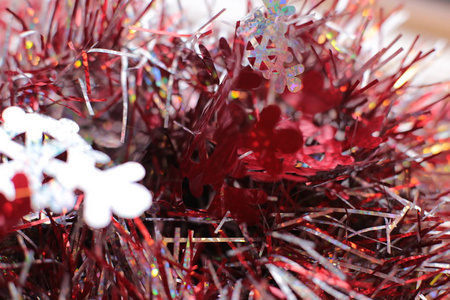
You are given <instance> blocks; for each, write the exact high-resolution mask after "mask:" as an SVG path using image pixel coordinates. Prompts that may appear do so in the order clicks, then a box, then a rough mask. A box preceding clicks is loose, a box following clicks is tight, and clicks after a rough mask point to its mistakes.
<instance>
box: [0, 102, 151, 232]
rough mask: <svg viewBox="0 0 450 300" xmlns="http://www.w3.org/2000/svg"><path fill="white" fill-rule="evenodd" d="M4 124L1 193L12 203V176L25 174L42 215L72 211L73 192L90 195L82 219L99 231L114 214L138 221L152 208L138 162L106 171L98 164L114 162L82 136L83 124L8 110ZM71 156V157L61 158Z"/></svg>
mask: <svg viewBox="0 0 450 300" xmlns="http://www.w3.org/2000/svg"><path fill="white" fill-rule="evenodd" d="M2 118H3V124H2V126H0V153H1V155H2V161H1V163H0V192H1V193H3V194H4V195H5V197H6V198H7V199H8V200H10V201H13V200H14V199H15V196H16V191H15V188H14V184H13V183H12V181H11V180H12V178H13V177H14V176H15V175H16V174H18V173H23V174H25V175H26V177H27V179H28V182H29V189H30V194H31V202H32V203H31V206H32V208H33V209H34V210H36V211H39V210H42V209H44V208H49V209H51V210H52V211H53V212H55V213H62V212H63V211H70V210H72V209H73V208H74V206H75V203H76V198H75V194H74V191H75V190H76V189H79V190H82V191H83V192H84V193H85V198H84V211H83V217H84V220H85V222H86V223H87V224H88V225H89V226H91V227H94V228H102V227H105V226H107V225H108V224H109V222H110V219H111V216H112V213H114V214H116V215H118V216H119V217H124V218H134V217H137V216H139V215H140V214H142V213H143V212H144V211H145V210H146V209H148V208H149V207H150V205H151V200H152V199H151V194H150V192H149V191H148V190H147V189H146V188H144V187H143V186H141V185H139V184H137V183H135V182H134V181H138V180H140V179H142V178H143V177H144V175H145V170H144V168H143V167H142V166H141V165H140V164H138V163H136V162H127V163H125V164H123V165H120V166H117V167H113V168H111V169H108V170H106V171H102V170H100V169H98V168H97V167H96V164H106V163H108V162H109V161H110V158H109V157H108V156H107V155H106V154H104V153H102V152H99V151H96V150H94V149H92V147H91V146H90V145H89V144H88V143H87V142H86V141H85V140H84V139H83V138H82V137H81V136H80V135H79V134H78V131H79V127H78V125H77V124H76V123H75V122H73V121H71V120H68V119H61V120H59V121H58V120H55V119H53V118H50V117H47V116H44V115H40V114H37V113H29V114H27V113H25V112H24V111H23V110H22V109H20V108H18V107H9V108H7V109H5V110H4V111H3V113H2ZM64 153H66V154H67V155H66V156H67V159H62V157H63V155H62V154H64Z"/></svg>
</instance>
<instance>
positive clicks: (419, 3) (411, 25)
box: [168, 0, 450, 83]
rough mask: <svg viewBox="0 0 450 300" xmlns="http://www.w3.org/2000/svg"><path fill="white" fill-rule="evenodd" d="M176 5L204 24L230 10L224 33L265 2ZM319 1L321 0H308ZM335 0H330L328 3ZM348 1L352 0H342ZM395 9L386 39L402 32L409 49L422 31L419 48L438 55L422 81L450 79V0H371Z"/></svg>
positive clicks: (190, 0)
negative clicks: (397, 11)
mask: <svg viewBox="0 0 450 300" xmlns="http://www.w3.org/2000/svg"><path fill="white" fill-rule="evenodd" d="M168 1H169V2H170V1H172V2H173V6H172V7H174V8H175V7H177V8H178V7H179V6H182V9H183V11H184V12H185V13H186V15H185V17H187V18H188V19H190V20H191V21H193V23H195V24H198V25H197V26H201V25H203V24H204V23H205V22H207V21H208V20H209V19H210V18H211V17H212V16H214V15H215V14H216V13H218V12H219V11H220V10H221V9H222V8H225V9H226V11H225V12H224V13H222V14H221V15H220V17H219V18H218V19H217V20H216V21H215V22H214V24H215V25H216V26H215V30H219V31H221V34H222V35H225V34H226V33H231V32H233V31H234V28H235V23H236V21H238V20H239V19H242V18H243V17H244V16H245V15H246V14H247V5H248V4H247V3H248V2H250V3H253V4H254V5H255V6H262V5H263V2H262V1H261V0H226V1H224V0H168ZM308 1H310V2H319V1H318V0H308ZM332 1H333V0H326V1H325V5H327V3H328V4H330V3H332ZM340 1H341V2H348V0H340ZM370 1H371V2H375V3H376V4H378V5H379V6H382V7H384V8H385V11H391V10H393V9H395V8H397V7H398V6H400V5H402V6H403V10H402V13H400V14H398V16H396V18H397V21H396V23H398V24H399V26H398V27H396V28H392V30H391V31H389V33H388V34H387V36H386V39H385V43H388V42H389V41H391V40H392V39H393V38H394V37H395V36H397V35H398V34H399V33H401V34H402V35H403V37H402V39H401V40H400V41H399V42H398V44H396V45H397V47H400V46H401V47H403V48H405V49H408V48H409V47H410V45H411V43H412V42H413V40H414V39H415V37H416V36H417V34H419V35H420V39H419V42H418V43H417V45H416V48H415V49H416V50H423V51H424V52H425V51H428V50H430V49H432V48H435V49H436V53H435V54H434V56H433V57H432V58H431V59H430V60H428V63H429V65H428V66H425V67H426V68H424V69H423V70H421V71H420V73H419V74H418V76H419V78H418V79H419V81H420V82H421V83H432V82H437V81H449V80H450V0H376V1H375V0H370ZM303 2H304V0H290V1H289V0H288V4H289V5H295V6H300V5H302V4H303Z"/></svg>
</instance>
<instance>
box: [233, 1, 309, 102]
mask: <svg viewBox="0 0 450 300" xmlns="http://www.w3.org/2000/svg"><path fill="white" fill-rule="evenodd" d="M264 4H265V6H266V7H267V9H268V11H269V15H268V16H267V17H265V16H264V14H263V13H262V12H261V11H260V10H256V11H255V12H253V13H252V14H250V15H249V17H247V19H245V20H244V22H243V24H242V25H241V26H240V27H239V28H238V33H239V34H240V35H241V36H242V37H243V39H244V42H245V44H246V45H248V46H250V47H248V48H249V49H248V50H246V61H243V64H246V63H247V64H249V65H250V66H252V68H253V69H255V70H259V71H261V72H262V73H263V75H264V77H265V78H266V79H270V78H271V77H272V76H273V75H275V76H276V81H275V90H276V92H277V93H279V94H281V93H283V92H284V89H285V87H286V86H287V88H288V89H289V91H291V92H298V91H299V90H300V88H301V81H300V79H299V78H297V77H296V76H297V75H300V74H301V73H303V71H304V67H303V65H301V64H297V65H294V66H290V67H285V64H289V63H291V62H292V61H293V55H292V54H291V52H290V41H289V39H288V38H287V37H286V33H287V24H286V23H285V22H284V19H285V18H286V17H288V16H291V15H293V14H294V13H295V8H294V7H293V6H287V5H286V0H264Z"/></svg>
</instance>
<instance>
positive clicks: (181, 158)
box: [0, 0, 450, 299]
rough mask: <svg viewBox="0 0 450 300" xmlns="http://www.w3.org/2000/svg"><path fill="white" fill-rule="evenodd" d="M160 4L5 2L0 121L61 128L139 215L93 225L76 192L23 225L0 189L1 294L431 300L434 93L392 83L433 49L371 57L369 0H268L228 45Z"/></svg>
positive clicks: (434, 282)
mask: <svg viewBox="0 0 450 300" xmlns="http://www.w3.org/2000/svg"><path fill="white" fill-rule="evenodd" d="M163 2H164V1H161V3H159V4H158V3H157V1H149V2H148V3H143V2H139V1H121V0H118V1H101V0H91V1H78V0H76V1H72V2H71V1H67V2H65V1H50V2H48V6H44V5H43V3H41V1H29V3H28V4H29V5H28V4H27V5H26V4H25V3H19V4H17V5H12V4H11V3H8V2H6V3H7V4H6V5H5V4H1V5H2V6H5V8H6V9H5V10H2V12H1V16H2V18H1V19H2V20H3V21H2V24H0V25H1V26H2V29H3V30H2V32H1V33H0V35H1V36H0V38H1V40H2V41H3V43H2V44H1V46H2V47H0V49H4V50H3V53H4V55H3V56H2V61H1V76H2V77H1V78H2V82H1V86H0V94H1V96H2V100H3V101H2V108H6V107H8V106H20V107H22V108H24V109H26V110H28V111H35V112H39V113H42V114H47V115H49V116H52V117H56V118H59V117H62V116H65V117H71V118H72V119H74V120H76V121H77V122H78V123H79V124H80V127H81V128H82V132H83V134H84V136H85V138H86V139H87V140H89V141H92V143H93V147H94V148H96V149H100V150H102V151H104V152H106V153H108V154H109V155H110V156H111V157H112V159H113V160H114V162H115V163H121V162H125V161H128V160H136V161H139V162H141V163H142V165H143V166H144V167H145V169H146V171H147V175H146V177H145V179H144V180H143V182H142V183H143V184H144V185H145V186H146V187H147V188H148V189H149V190H150V191H151V192H152V193H153V194H154V199H155V201H154V203H153V205H152V207H151V208H150V209H149V210H148V211H147V212H146V214H145V216H142V217H141V218H136V219H134V220H123V219H120V218H116V219H114V220H113V221H112V224H111V225H110V226H109V227H106V228H105V229H102V230H92V229H90V228H89V227H88V226H86V225H85V224H84V222H83V220H82V218H81V214H80V210H82V209H83V205H82V199H83V191H78V192H79V193H78V196H79V203H78V205H77V206H76V209H75V210H74V211H71V212H67V214H63V215H56V214H54V213H52V212H51V211H49V210H47V211H45V212H42V213H40V214H39V216H38V217H36V218H34V219H33V216H30V215H28V216H26V215H27V214H28V213H29V211H30V209H31V207H30V204H29V199H27V197H28V196H30V195H25V194H20V195H21V196H18V197H17V199H16V200H14V201H13V202H9V201H7V200H6V198H4V197H3V196H2V195H0V200H1V201H0V202H1V203H0V206H1V207H0V208H1V211H0V225H1V227H0V229H1V230H0V234H2V235H3V237H2V242H1V244H0V258H1V261H0V267H1V269H2V272H0V297H2V298H13V299H19V298H18V297H19V295H23V297H24V298H25V299H35V298H38V297H39V298H41V299H53V298H55V299H56V298H58V297H63V298H72V299H93V298H102V299H120V298H121V297H122V298H124V299H128V298H132V299H150V298H153V299H215V298H219V297H220V298H224V299H297V298H303V299H349V298H356V299H415V298H418V299H446V297H448V295H449V294H450V277H449V274H450V244H449V243H448V237H449V236H448V221H449V219H448V218H449V216H450V213H449V212H450V207H449V205H448V203H449V201H448V199H449V198H448V194H449V192H450V185H449V184H448V182H450V181H449V161H450V136H449V116H450V114H449V110H448V99H449V97H448V87H449V84H448V83H438V84H434V85H428V86H418V85H417V84H415V83H412V81H411V79H410V78H408V77H410V74H411V72H413V71H414V70H417V69H414V68H416V65H418V64H420V62H421V61H422V60H423V59H424V58H425V57H427V56H428V55H429V54H430V53H431V52H432V51H430V52H425V53H423V52H422V51H417V50H414V49H415V48H414V46H415V45H412V47H411V49H410V50H409V51H404V52H406V53H405V54H403V52H402V51H401V50H398V51H397V50H396V49H395V41H394V42H392V43H391V44H389V45H388V46H387V47H385V48H382V49H381V50H380V51H379V52H375V54H373V55H372V54H370V53H371V51H372V50H373V49H368V46H367V43H369V41H368V40H369V37H367V38H366V36H367V35H369V34H377V33H376V29H379V28H381V27H383V26H384V22H385V21H386V19H387V17H388V16H386V15H385V14H384V13H383V11H382V10H381V9H378V8H377V7H376V6H374V5H373V4H371V3H372V2H373V1H349V2H348V4H347V5H346V6H345V7H344V8H342V7H339V9H338V5H341V6H342V3H341V4H339V2H340V1H320V3H319V1H305V2H304V4H303V5H301V6H300V7H297V12H295V11H296V10H295V8H294V7H292V6H288V5H286V4H284V3H283V1H272V2H270V1H264V4H265V5H266V7H265V8H263V9H261V10H256V11H254V12H253V13H250V15H249V16H248V17H246V18H245V19H243V20H242V21H241V22H238V24H236V32H235V34H234V36H232V37H231V38H229V37H222V38H221V37H218V36H216V34H215V32H214V31H212V30H210V29H209V28H207V25H209V23H208V24H207V25H206V26H204V27H203V28H200V29H199V30H197V31H193V32H192V34H186V33H184V32H183V33H178V31H179V32H182V31H181V30H180V28H181V29H182V26H183V25H186V24H185V23H183V22H184V21H183V20H182V19H180V21H177V20H175V19H176V17H175V16H173V17H172V16H168V15H166V9H168V8H167V7H166V6H164V3H163ZM321 2H325V3H323V4H322V3H321ZM271 3H275V4H278V6H277V5H275V4H274V5H272V4H271ZM319 4H322V6H326V8H321V5H319ZM312 12H315V14H312ZM152 18H153V19H152ZM149 20H157V21H153V23H151V22H152V21H149ZM146 22H148V24H147V23H146ZM211 22H213V20H211ZM147 28H150V29H147ZM370 29H373V31H372V32H370ZM350 30H353V31H351V32H349V31H350ZM393 49H394V50H393ZM372 52H373V51H372ZM414 53H416V54H414ZM414 55H415V56H414ZM2 158H3V159H5V160H6V159H7V157H5V156H4V155H3V157H2ZM22 179H23V180H22ZM16 180H17V181H16ZM24 182H25V183H26V178H22V177H21V175H20V174H17V175H16V177H14V183H15V187H16V190H17V191H18V190H19V189H23V188H26V184H22V183H24ZM18 195H19V193H18ZM24 195H25V196H24ZM27 201H28V202H27ZM123 201H127V199H123ZM22 217H24V219H23V220H21V224H19V225H17V223H18V222H19V221H20V219H21V218H22Z"/></svg>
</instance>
